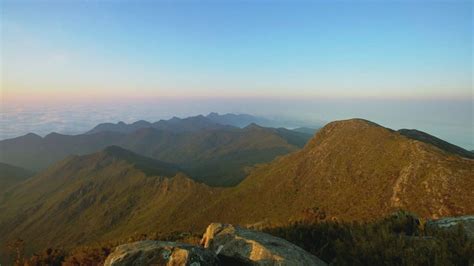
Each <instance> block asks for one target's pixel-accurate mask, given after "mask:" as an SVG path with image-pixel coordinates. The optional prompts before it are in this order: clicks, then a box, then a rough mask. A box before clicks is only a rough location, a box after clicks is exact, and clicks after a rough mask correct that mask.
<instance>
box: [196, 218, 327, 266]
mask: <svg viewBox="0 0 474 266" xmlns="http://www.w3.org/2000/svg"><path fill="white" fill-rule="evenodd" d="M201 245H203V246H204V247H205V248H208V249H211V250H213V251H214V252H215V253H216V254H218V256H219V258H220V259H221V260H222V261H226V260H227V261H232V262H234V263H235V262H240V263H242V264H251V265H327V264H326V263H325V262H323V261H322V260H320V259H319V258H317V257H315V256H313V255H311V254H310V253H308V252H306V251H304V250H303V249H301V248H299V247H297V246H295V245H293V244H292V243H290V242H288V241H286V240H283V239H281V238H277V237H274V236H271V235H269V234H265V233H262V232H258V231H252V230H248V229H244V228H240V227H234V226H232V225H229V224H220V223H213V224H210V225H209V226H208V227H207V229H206V232H205V233H204V235H203V238H202V240H201Z"/></svg>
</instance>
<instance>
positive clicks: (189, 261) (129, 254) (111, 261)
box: [104, 240, 218, 266]
mask: <svg viewBox="0 0 474 266" xmlns="http://www.w3.org/2000/svg"><path fill="white" fill-rule="evenodd" d="M104 265H105V266H111V265H114V266H120V265H127V266H128V265H157V266H158V265H167V266H172V265H173V266H178V265H190V266H203V265H218V261H217V258H216V255H215V254H214V253H213V252H211V251H209V250H206V249H203V248H202V247H198V246H193V245H188V244H183V243H175V242H164V241H151V240H146V241H138V242H134V243H129V244H125V245H121V246H118V247H116V248H115V250H114V252H112V253H111V254H110V255H109V256H108V257H107V259H106V260H105V263H104Z"/></svg>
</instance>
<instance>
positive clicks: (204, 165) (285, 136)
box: [0, 117, 311, 186]
mask: <svg viewBox="0 0 474 266" xmlns="http://www.w3.org/2000/svg"><path fill="white" fill-rule="evenodd" d="M205 119H206V118H204V117H194V118H188V119H182V120H178V121H176V122H173V119H171V120H169V121H167V124H177V125H178V126H177V127H178V128H181V129H182V131H181V132H177V131H174V130H167V129H162V130H157V129H154V128H142V129H139V130H136V131H133V132H131V133H127V134H124V133H118V132H98V133H95V134H83V135H76V136H68V135H61V134H57V133H52V134H49V135H47V136H46V137H44V138H41V137H39V136H37V135H33V134H29V135H26V136H23V137H19V138H15V139H10V140H4V141H0V151H1V153H0V161H2V162H5V163H9V164H14V165H19V166H22V167H25V168H27V169H32V170H41V169H44V168H46V167H47V166H49V165H51V164H53V163H55V162H57V161H59V160H61V159H63V158H65V157H66V156H68V155H83V154H88V153H93V152H96V151H99V150H101V149H104V148H105V147H107V146H110V145H117V146H120V147H123V148H125V149H128V150H131V151H133V152H135V153H138V154H141V155H144V156H147V157H151V158H154V159H157V160H161V161H166V162H170V163H173V164H176V165H179V166H180V167H181V168H183V169H185V170H186V172H187V173H188V174H189V175H190V176H191V177H192V178H194V179H195V180H198V181H202V182H205V183H206V184H209V185H213V186H231V185H235V184H237V183H239V182H240V181H241V180H242V179H243V178H244V177H245V170H246V168H248V167H251V166H253V165H254V164H257V163H264V162H269V161H271V160H273V159H274V158H275V157H276V156H279V155H284V154H287V153H289V152H292V151H295V150H297V149H299V148H301V147H302V146H303V145H304V144H305V143H306V141H307V140H308V139H309V138H310V137H311V136H310V135H306V134H302V133H297V132H292V131H290V130H286V129H272V128H262V127H258V126H257V127H255V128H245V129H240V128H235V127H228V126H220V127H219V128H218V129H213V128H212V127H211V128H206V124H200V121H201V120H205ZM183 120H186V121H187V122H186V125H187V126H191V125H193V126H191V127H193V128H195V129H196V130H194V131H187V130H186V127H185V126H183V124H182V121H183ZM197 128H201V130H197Z"/></svg>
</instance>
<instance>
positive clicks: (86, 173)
mask: <svg viewBox="0 0 474 266" xmlns="http://www.w3.org/2000/svg"><path fill="white" fill-rule="evenodd" d="M123 153H125V155H124V154H123ZM132 156H133V155H132V154H131V153H129V152H123V151H119V152H117V151H116V150H114V151H113V154H111V151H110V150H105V151H103V152H100V153H96V154H92V155H87V156H81V157H77V156H76V157H70V158H68V159H66V160H64V161H63V162H61V163H59V164H57V165H56V166H55V167H52V168H50V169H48V170H47V171H45V172H43V173H42V174H40V175H37V176H35V177H34V178H32V179H30V180H28V181H26V182H25V183H24V184H22V185H21V186H19V187H16V188H15V189H13V190H12V191H10V192H9V193H8V195H7V198H6V199H4V201H3V202H2V203H0V213H1V216H0V242H4V241H5V242H6V240H7V239H9V238H11V237H13V236H15V237H20V238H22V239H25V240H27V243H32V245H31V246H30V248H39V247H43V246H48V245H50V246H58V245H59V246H60V245H65V246H68V245H69V246H71V245H78V244H81V243H85V242H90V241H95V240H99V239H110V238H114V237H115V236H122V235H124V234H125V235H127V234H133V233H135V232H136V231H140V230H144V231H157V230H158V229H159V228H162V227H163V228H168V229H169V228H171V227H172V226H173V224H174V222H175V219H183V213H192V212H193V211H195V210H196V208H197V206H202V205H204V204H205V202H206V201H207V200H208V199H209V198H210V197H211V196H212V194H213V193H217V192H215V191H219V190H218V189H211V188H209V187H207V186H205V185H203V184H199V183H196V182H194V181H192V180H190V179H189V178H187V177H185V176H184V175H183V174H180V173H176V171H175V169H174V168H168V169H165V168H163V167H161V168H162V169H156V168H155V169H153V171H154V174H155V175H146V174H145V173H144V172H143V171H142V170H141V166H140V165H139V164H140V163H142V162H143V161H145V160H149V159H144V158H143V157H141V156H137V155H135V156H134V157H133V158H131V157H132ZM137 162H138V164H137ZM157 164H161V163H160V162H155V163H154V165H157ZM146 169H148V170H149V167H148V166H147V167H146ZM157 171H163V172H166V173H168V174H170V173H174V174H173V175H174V176H172V177H170V178H168V177H160V176H157V175H156V174H158V172H157Z"/></svg>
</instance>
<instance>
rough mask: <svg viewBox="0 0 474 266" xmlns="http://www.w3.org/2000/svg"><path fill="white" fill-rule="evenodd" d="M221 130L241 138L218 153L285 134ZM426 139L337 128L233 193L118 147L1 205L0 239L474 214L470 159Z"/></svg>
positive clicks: (40, 177)
mask: <svg viewBox="0 0 474 266" xmlns="http://www.w3.org/2000/svg"><path fill="white" fill-rule="evenodd" d="M149 132H152V133H149ZM155 132H162V131H157V130H155V129H146V130H139V131H137V132H136V133H135V134H138V135H137V136H134V138H137V137H138V136H143V135H144V136H148V135H147V134H152V135H153V134H155ZM209 132H211V133H207V134H210V137H206V138H204V139H206V140H207V141H204V142H201V141H199V142H196V143H200V144H199V145H210V146H212V147H214V148H213V149H212V151H213V152H217V153H219V152H218V150H219V149H216V146H215V144H216V143H221V141H222V142H224V143H227V142H225V141H224V140H228V139H234V138H231V137H229V136H228V135H225V136H227V137H223V136H222V135H219V134H217V133H216V131H214V130H211V131H209ZM269 132H270V133H271V132H273V133H272V134H270V133H269ZM284 133H288V132H287V131H284ZM107 134H110V133H107ZM160 134H163V133H160ZM173 134H176V133H173ZM226 134H231V135H232V134H238V135H239V136H240V138H237V139H240V141H237V142H236V141H235V140H233V141H231V142H230V143H233V144H232V145H230V146H229V145H227V146H226V147H227V148H226V149H230V147H234V146H237V147H241V146H242V145H243V144H242V143H246V145H244V146H247V145H250V143H251V145H263V146H258V147H259V148H256V149H255V150H259V149H260V148H263V147H266V146H267V145H269V144H273V143H275V142H274V141H273V140H271V141H270V140H268V139H267V138H271V139H273V138H275V139H283V137H282V136H281V134H282V133H278V129H268V128H262V127H259V126H257V125H251V126H249V127H247V128H244V129H235V128H233V129H232V130H231V131H230V132H227V131H226ZM247 134H250V135H251V136H255V135H257V136H264V137H258V139H259V142H258V143H254V142H247V141H248V140H249V139H255V138H257V137H251V138H249V137H247ZM260 134H264V135H260ZM291 134H293V132H292V133H291ZM291 134H290V136H293V135H291ZM109 136H113V135H109ZM162 136H172V134H170V135H162ZM152 139H153V138H152ZM286 139H287V140H286V143H289V142H288V141H289V139H291V138H288V137H287V138H286ZM429 139H431V138H429ZM166 140H168V137H167V138H166ZM211 140H213V141H214V142H212V141H211ZM262 140H265V141H268V143H267V142H265V143H262ZM296 140H299V139H298V138H296ZM192 141H193V143H194V142H195V140H194V139H193V140H192ZM293 141H294V140H293ZM431 142H432V141H426V139H425V141H420V140H417V139H414V138H412V137H410V134H402V133H400V132H397V131H393V130H390V129H387V128H384V127H382V126H379V125H377V124H375V123H372V122H369V121H366V120H361V119H351V120H345V121H336V122H332V123H329V124H328V125H326V126H325V127H324V128H323V129H321V130H320V131H318V133H316V135H315V136H314V137H313V138H312V139H311V140H310V141H309V142H308V143H307V144H306V145H305V146H304V148H303V149H301V150H295V151H294V152H292V153H290V154H288V155H286V156H282V157H279V158H276V159H274V160H273V161H272V162H270V163H268V164H263V165H260V166H257V167H254V168H253V169H252V170H251V171H250V173H249V175H248V176H247V177H246V178H245V179H244V181H242V182H241V183H240V184H238V185H236V186H234V187H230V188H216V187H210V186H207V185H205V184H202V183H199V182H196V181H194V180H192V179H191V178H190V177H189V176H187V175H186V174H183V173H182V171H186V169H184V170H183V168H181V167H180V166H179V165H175V164H170V163H169V162H163V161H158V160H155V159H151V158H146V157H144V156H142V155H139V154H136V153H134V152H131V151H127V150H125V149H124V148H120V147H116V146H114V147H108V148H105V149H103V150H102V151H99V152H96V153H93V154H89V155H82V156H69V157H68V158H66V159H64V160H63V161H61V162H58V163H56V164H55V165H54V166H51V167H49V168H48V169H47V170H45V171H43V172H41V173H39V174H37V175H36V176H34V177H32V178H30V179H28V180H26V181H24V182H22V183H20V184H18V185H16V186H14V187H12V188H11V189H10V190H9V191H8V193H6V194H4V197H3V198H0V242H5V241H7V240H9V239H13V238H16V237H21V238H22V239H25V240H26V243H28V244H29V245H30V246H29V247H30V248H31V249H37V248H39V247H45V246H55V245H65V246H66V247H73V246H77V245H81V244H85V243H92V242H94V241H100V240H112V239H117V238H120V237H123V236H125V235H127V234H136V233H149V232H171V231H179V230H189V231H200V230H202V229H204V227H205V226H206V225H207V224H208V223H210V222H215V221H219V222H224V223H233V224H253V223H257V222H268V223H273V224H287V223H288V222H289V221H290V220H298V219H302V218H304V217H305V215H306V213H307V210H311V209H316V208H317V209H319V210H322V211H324V212H325V215H326V217H327V219H339V220H357V221H366V220H373V219H376V218H379V217H382V216H385V215H387V214H389V213H391V212H393V211H395V210H398V209H405V210H408V211H412V212H415V213H417V214H418V215H420V216H421V217H425V218H436V217H442V216H458V215H465V214H472V213H474V171H473V169H474V160H472V159H469V158H466V157H461V156H460V155H459V154H458V153H453V152H452V147H450V146H448V147H445V146H444V145H438V146H436V145H433V144H432V143H431ZM146 143H147V145H149V143H154V142H146ZM237 144H238V145H237ZM218 146H219V147H221V146H220V145H218ZM255 150H254V151H255ZM183 154H185V153H183ZM251 154H252V153H250V154H246V156H250V155H251ZM180 156H182V155H180ZM215 158H216V157H215ZM240 158H245V157H240ZM209 171H213V169H209Z"/></svg>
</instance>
